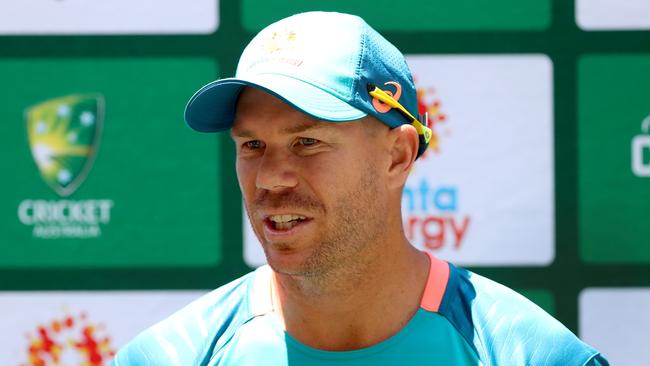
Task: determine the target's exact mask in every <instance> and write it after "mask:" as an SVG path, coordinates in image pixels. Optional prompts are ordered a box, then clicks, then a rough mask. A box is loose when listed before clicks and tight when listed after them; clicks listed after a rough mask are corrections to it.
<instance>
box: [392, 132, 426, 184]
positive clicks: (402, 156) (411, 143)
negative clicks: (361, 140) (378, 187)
mask: <svg viewBox="0 0 650 366" xmlns="http://www.w3.org/2000/svg"><path fill="white" fill-rule="evenodd" d="M388 134H389V137H390V139H389V140H390V144H391V145H390V152H391V154H390V155H391V165H390V167H389V170H388V176H389V185H390V187H391V188H400V187H402V186H403V185H404V183H405V182H406V178H408V175H409V173H410V172H411V169H412V168H413V164H414V162H415V158H416V157H417V155H418V146H419V138H418V133H417V131H416V130H415V127H413V126H411V125H401V126H399V127H395V128H393V129H392V130H390V131H389V132H388Z"/></svg>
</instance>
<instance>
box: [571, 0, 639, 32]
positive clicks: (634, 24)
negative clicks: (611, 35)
mask: <svg viewBox="0 0 650 366" xmlns="http://www.w3.org/2000/svg"><path fill="white" fill-rule="evenodd" d="M576 23H577V24H578V26H579V27H580V28H582V29H584V30H635V29H638V30H642V29H650V2H649V1H648V0H625V1H620V0H576Z"/></svg>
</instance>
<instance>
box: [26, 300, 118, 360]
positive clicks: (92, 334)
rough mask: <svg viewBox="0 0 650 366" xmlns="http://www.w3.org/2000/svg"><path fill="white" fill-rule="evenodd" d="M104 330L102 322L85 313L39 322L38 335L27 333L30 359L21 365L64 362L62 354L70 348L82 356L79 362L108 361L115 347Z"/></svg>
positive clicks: (113, 354) (28, 357)
mask: <svg viewBox="0 0 650 366" xmlns="http://www.w3.org/2000/svg"><path fill="white" fill-rule="evenodd" d="M103 330H104V327H103V326H102V325H94V324H91V323H89V322H88V319H87V316H86V314H84V313H81V314H80V315H79V317H78V318H75V317H73V316H70V315H67V316H65V317H63V318H61V319H54V320H52V321H51V322H50V324H47V325H39V326H38V328H37V334H36V335H32V334H27V338H28V340H29V345H28V347H27V353H28V356H27V363H26V364H22V365H21V366H63V365H62V363H61V354H62V353H63V352H64V351H69V350H73V351H75V352H77V354H78V355H79V356H80V357H79V359H80V360H81V361H80V362H81V363H80V364H79V365H77V366H104V365H108V362H109V361H110V360H111V359H112V358H113V357H114V356H115V350H114V349H113V348H112V347H111V339H110V337H108V336H103V337H100V336H98V334H97V333H98V332H101V331H103ZM65 366H71V365H65Z"/></svg>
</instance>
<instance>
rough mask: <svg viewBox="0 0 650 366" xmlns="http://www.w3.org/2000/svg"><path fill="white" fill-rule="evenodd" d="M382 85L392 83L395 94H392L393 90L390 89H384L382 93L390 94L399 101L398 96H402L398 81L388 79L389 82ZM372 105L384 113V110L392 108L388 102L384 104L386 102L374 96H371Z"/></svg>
mask: <svg viewBox="0 0 650 366" xmlns="http://www.w3.org/2000/svg"><path fill="white" fill-rule="evenodd" d="M384 85H392V86H394V87H395V94H393V92H392V91H390V90H384V93H386V94H388V95H390V96H391V97H393V99H395V100H397V101H399V98H400V97H401V96H402V86H401V85H399V84H398V83H396V82H394V81H389V82H387V83H385V84H384ZM382 90H383V89H382ZM372 106H373V107H375V109H376V110H377V112H379V113H386V112H388V111H390V110H391V109H392V108H393V107H391V106H389V105H388V104H386V103H384V102H382V101H380V100H379V99H377V98H374V97H373V98H372Z"/></svg>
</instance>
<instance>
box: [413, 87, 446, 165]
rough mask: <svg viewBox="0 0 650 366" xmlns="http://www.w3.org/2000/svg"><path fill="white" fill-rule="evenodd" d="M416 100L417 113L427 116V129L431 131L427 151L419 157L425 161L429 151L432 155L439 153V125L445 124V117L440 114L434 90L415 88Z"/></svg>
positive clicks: (439, 102)
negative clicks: (426, 114)
mask: <svg viewBox="0 0 650 366" xmlns="http://www.w3.org/2000/svg"><path fill="white" fill-rule="evenodd" d="M416 93H417V98H418V113H419V114H420V115H424V114H425V113H428V114H429V120H428V123H427V125H428V126H427V127H429V128H430V129H431V131H432V134H431V141H429V148H428V149H427V151H426V152H425V153H424V154H423V155H422V156H421V157H420V159H425V158H426V157H427V155H428V153H429V151H433V152H434V153H436V154H438V153H440V128H439V127H440V124H445V123H446V122H447V119H448V118H447V115H446V114H445V113H443V112H442V110H441V104H442V102H441V101H440V98H439V97H438V95H437V93H436V90H435V89H434V88H417V89H416Z"/></svg>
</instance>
